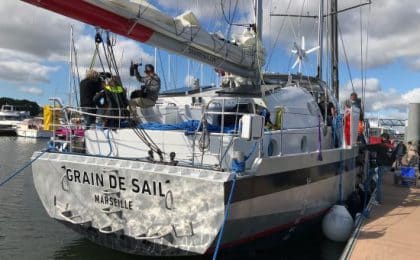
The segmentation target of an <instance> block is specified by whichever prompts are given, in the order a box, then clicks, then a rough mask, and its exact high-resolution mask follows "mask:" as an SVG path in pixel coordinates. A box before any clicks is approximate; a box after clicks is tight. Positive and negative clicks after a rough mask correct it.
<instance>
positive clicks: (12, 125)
mask: <svg viewBox="0 0 420 260" xmlns="http://www.w3.org/2000/svg"><path fill="white" fill-rule="evenodd" d="M28 117H29V111H18V110H17V109H16V107H14V106H12V105H3V106H1V110H0V132H1V133H7V134H9V133H10V134H14V133H15V131H16V128H17V125H18V124H19V123H20V122H21V121H22V120H24V119H25V118H28Z"/></svg>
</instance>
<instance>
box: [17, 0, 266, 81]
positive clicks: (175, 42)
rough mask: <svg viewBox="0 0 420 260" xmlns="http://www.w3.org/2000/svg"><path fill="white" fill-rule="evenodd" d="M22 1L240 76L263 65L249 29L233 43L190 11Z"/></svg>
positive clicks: (113, 0)
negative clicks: (212, 31) (174, 14)
mask: <svg viewBox="0 0 420 260" xmlns="http://www.w3.org/2000/svg"><path fill="white" fill-rule="evenodd" d="M22 1H24V2H27V3H30V4H33V5H36V6H38V7H41V8H44V9H47V10H50V11H53V12H56V13H59V14H62V15H65V16H67V17H70V18H73V19H76V20H79V21H81V22H84V23H87V24H91V25H94V26H98V27H101V28H103V29H107V30H110V31H112V32H114V33H117V34H120V35H123V36H125V37H129V38H132V39H134V40H136V41H140V42H143V43H146V44H150V45H152V46H155V47H158V48H163V49H166V50H168V51H171V52H175V53H177V54H181V55H184V56H187V57H189V58H192V59H195V60H198V61H201V62H203V63H206V64H209V65H211V66H214V67H217V68H220V69H223V70H224V71H227V72H231V73H233V74H236V75H239V76H243V77H254V76H255V75H256V74H257V73H258V72H257V71H258V67H259V66H262V65H263V58H264V52H263V50H260V51H259V52H258V53H257V52H256V42H257V40H256V37H255V34H253V32H252V31H248V32H246V33H245V34H244V35H243V36H242V37H238V38H237V39H240V40H239V41H236V42H235V43H233V42H230V41H228V40H226V39H223V38H221V37H219V36H217V35H216V34H210V33H208V32H207V31H206V30H205V29H204V28H202V27H201V26H200V24H199V23H198V20H197V19H196V18H195V16H194V15H193V14H192V13H191V12H186V13H184V14H182V15H180V16H178V17H175V18H173V17H171V16H168V15H166V14H164V13H162V12H161V11H159V10H158V9H157V8H155V7H153V6H152V5H150V4H149V3H147V2H146V1H138V0H137V1H128V0H72V1H63V0H22ZM253 38H255V39H253ZM257 59H259V60H257Z"/></svg>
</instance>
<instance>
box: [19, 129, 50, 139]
mask: <svg viewBox="0 0 420 260" xmlns="http://www.w3.org/2000/svg"><path fill="white" fill-rule="evenodd" d="M16 134H17V136H21V137H28V138H50V137H52V132H51V131H45V130H36V129H27V130H23V129H19V128H17V129H16Z"/></svg>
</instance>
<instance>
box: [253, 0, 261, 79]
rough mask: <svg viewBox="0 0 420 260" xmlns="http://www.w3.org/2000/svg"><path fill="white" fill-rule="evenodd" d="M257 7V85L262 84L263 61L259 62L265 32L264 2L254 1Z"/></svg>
mask: <svg viewBox="0 0 420 260" xmlns="http://www.w3.org/2000/svg"><path fill="white" fill-rule="evenodd" d="M254 5H255V7H254V8H255V33H256V37H257V40H256V46H255V56H256V59H257V62H258V64H257V65H258V66H257V70H258V71H257V73H256V74H257V77H256V78H257V83H258V84H259V83H261V61H260V60H259V53H260V49H261V47H262V46H261V45H262V30H263V22H262V16H263V8H262V0H254Z"/></svg>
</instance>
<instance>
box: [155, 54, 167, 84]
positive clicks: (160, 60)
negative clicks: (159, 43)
mask: <svg viewBox="0 0 420 260" xmlns="http://www.w3.org/2000/svg"><path fill="white" fill-rule="evenodd" d="M157 54H158V57H159V65H160V69H161V71H162V78H163V82H164V84H165V90H168V83H167V82H166V75H165V69H164V68H163V62H162V56H161V55H160V49H157Z"/></svg>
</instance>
